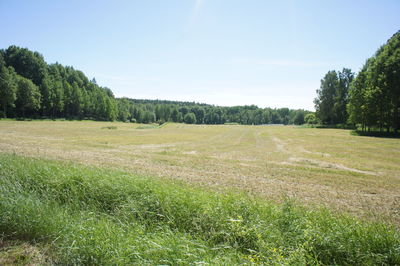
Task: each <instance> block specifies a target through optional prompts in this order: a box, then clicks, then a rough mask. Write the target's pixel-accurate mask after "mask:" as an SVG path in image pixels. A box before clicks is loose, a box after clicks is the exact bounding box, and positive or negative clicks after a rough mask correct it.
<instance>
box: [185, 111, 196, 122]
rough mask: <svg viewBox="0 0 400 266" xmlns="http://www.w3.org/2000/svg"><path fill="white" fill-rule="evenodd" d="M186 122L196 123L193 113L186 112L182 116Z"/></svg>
mask: <svg viewBox="0 0 400 266" xmlns="http://www.w3.org/2000/svg"><path fill="white" fill-rule="evenodd" d="M183 121H185V123H186V124H196V115H195V114H194V113H187V114H186V115H185V117H184V118H183Z"/></svg>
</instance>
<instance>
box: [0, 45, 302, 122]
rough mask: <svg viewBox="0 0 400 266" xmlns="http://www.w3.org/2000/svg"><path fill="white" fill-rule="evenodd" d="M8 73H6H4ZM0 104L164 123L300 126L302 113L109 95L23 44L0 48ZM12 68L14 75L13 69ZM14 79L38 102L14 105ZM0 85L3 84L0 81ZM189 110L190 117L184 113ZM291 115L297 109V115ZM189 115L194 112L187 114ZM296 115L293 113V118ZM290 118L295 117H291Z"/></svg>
mask: <svg viewBox="0 0 400 266" xmlns="http://www.w3.org/2000/svg"><path fill="white" fill-rule="evenodd" d="M3 67H5V69H8V72H10V73H11V72H12V73H13V74H12V75H8V74H7V73H6V72H7V71H6V70H4V69H3ZM0 68H1V69H2V70H1V73H0V75H2V79H1V81H0V95H1V96H2V97H1V102H0V104H1V107H2V110H3V113H4V116H9V117H16V115H19V116H27V117H42V118H48V117H51V118H53V119H55V118H69V119H95V120H104V121H113V120H120V121H124V122H127V121H131V122H140V123H153V122H158V123H164V122H168V121H173V122H185V123H197V124H224V123H226V122H227V123H239V124H246V125H262V124H294V123H296V124H301V123H303V121H302V119H301V117H302V116H304V115H306V114H307V113H308V112H306V111H304V110H291V109H288V108H280V109H271V108H264V109H263V108H258V107H257V106H255V105H251V106H234V107H220V106H213V105H207V104H199V103H194V102H177V101H162V100H135V99H127V98H121V99H115V98H114V94H113V93H112V91H111V90H110V89H108V88H105V87H100V86H99V85H98V84H97V82H96V80H95V79H94V78H93V79H92V80H89V79H88V78H87V77H86V76H85V75H84V74H83V73H82V72H81V71H79V70H75V69H74V68H73V67H68V66H62V65H61V64H58V63H56V64H50V65H49V64H47V63H46V62H45V61H44V59H43V56H42V55H41V54H39V53H37V52H32V51H29V50H28V49H26V48H20V47H17V46H10V47H9V48H7V49H6V50H0ZM13 69H15V71H16V73H14V71H13ZM19 77H24V78H26V79H27V80H30V81H32V83H33V84H34V85H35V86H37V87H38V89H39V93H40V102H39V103H40V105H39V108H37V105H35V108H25V107H23V106H24V105H21V104H20V105H14V102H15V101H17V102H20V103H21V102H23V101H24V100H23V99H18V94H16V88H15V87H13V86H12V84H17V81H18V79H19ZM5 84H6V85H5ZM189 113H190V117H186V119H185V116H186V115H187V114H189ZM297 113H299V114H298V115H297ZM193 115H194V116H193ZM296 115H297V116H296ZM295 118H296V121H295Z"/></svg>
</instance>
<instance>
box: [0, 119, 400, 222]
mask: <svg viewBox="0 0 400 266" xmlns="http://www.w3.org/2000/svg"><path fill="white" fill-rule="evenodd" d="M0 151H1V152H2V153H14V154H17V155H27V156H30V157H39V158H46V159H56V160H68V161H74V162H80V163H83V164H87V165H95V166H103V167H113V168H117V169H123V170H125V171H129V172H133V173H138V174H141V175H148V176H159V177H163V178H168V179H179V180H183V181H185V182H189V184H196V185H201V186H206V187H212V188H213V189H216V190H224V189H226V188H228V189H232V188H233V189H237V190H240V191H245V192H248V193H250V194H255V195H257V196H261V197H263V198H266V199H271V200H273V201H282V200H283V199H284V198H287V197H289V198H294V199H295V200H296V201H297V202H300V203H301V204H305V205H307V206H325V207H328V209H331V210H333V211H340V212H345V213H350V214H352V215H355V216H358V217H362V218H363V219H364V218H365V219H368V220H369V219H372V220H384V221H385V222H390V223H395V224H399V223H400V140H399V139H389V138H387V139H385V138H371V137H359V136H352V135H351V134H350V132H349V131H346V130H336V129H312V128H301V127H293V126H239V125H218V126H212V125H185V124H171V123H168V124H165V125H163V126H160V127H159V126H155V125H138V124H129V123H117V122H113V123H108V122H92V121H82V122H76V121H0Z"/></svg>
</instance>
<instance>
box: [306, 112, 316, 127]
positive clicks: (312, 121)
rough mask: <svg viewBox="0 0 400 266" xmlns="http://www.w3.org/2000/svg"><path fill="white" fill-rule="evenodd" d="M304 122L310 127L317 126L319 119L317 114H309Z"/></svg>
mask: <svg viewBox="0 0 400 266" xmlns="http://www.w3.org/2000/svg"><path fill="white" fill-rule="evenodd" d="M304 121H305V123H306V124H308V125H315V124H317V123H318V120H317V118H316V117H315V114H312V113H311V114H307V115H306V116H305V117H304Z"/></svg>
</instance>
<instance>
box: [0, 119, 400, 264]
mask: <svg viewBox="0 0 400 266" xmlns="http://www.w3.org/2000/svg"><path fill="white" fill-rule="evenodd" d="M0 151H1V153H2V154H1V155H0V165H1V167H0V177H1V179H0V180H1V186H0V188H1V190H0V197H1V200H0V202H1V203H0V208H1V214H0V216H1V220H0V230H1V232H2V238H1V246H4V247H7V248H2V249H0V258H1V257H4V258H5V261H6V260H7V259H10V260H12V259H13V258H14V259H15V258H16V257H18V258H20V257H21V253H23V252H26V251H27V250H28V251H30V253H29V252H28V253H29V254H30V255H28V257H29V258H30V259H32V258H33V259H37V260H38V261H39V262H41V263H42V262H43V263H44V262H47V263H50V262H51V261H52V260H54V261H56V262H57V261H60V262H62V263H67V264H75V263H78V264H107V263H112V262H115V264H128V263H141V264H188V263H192V264H207V263H210V264H237V263H248V264H252V263H268V264H280V265H281V264H285V263H287V264H293V263H297V264H399V263H400V255H399V254H400V252H399V249H400V241H399V230H398V228H399V224H400V211H399V210H400V193H399V191H400V189H399V188H400V139H391V138H373V137H360V136H353V135H351V134H350V131H347V130H337V129H315V128H305V127H293V126H239V125H218V126H211V125H186V124H173V123H167V124H164V125H162V126H157V125H139V124H131V123H117V122H113V123H111V122H93V121H12V120H8V121H0ZM38 210H40V211H38ZM14 253H15V254H17V255H15V254H14ZM25 257H26V256H25ZM25 257H24V256H22V260H23V259H24V258H25ZM0 262H2V261H1V260H0ZM3 262H4V261H3ZM6 262H7V261H6Z"/></svg>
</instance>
